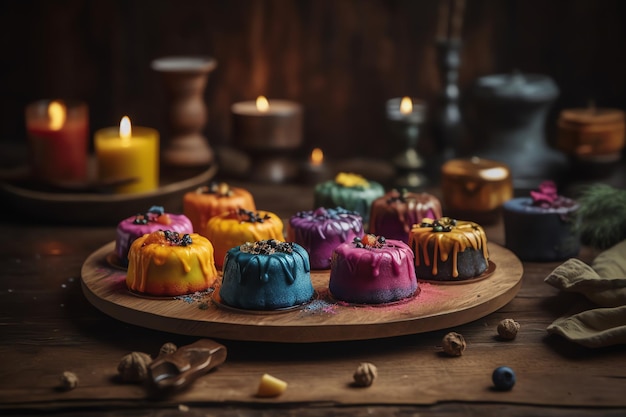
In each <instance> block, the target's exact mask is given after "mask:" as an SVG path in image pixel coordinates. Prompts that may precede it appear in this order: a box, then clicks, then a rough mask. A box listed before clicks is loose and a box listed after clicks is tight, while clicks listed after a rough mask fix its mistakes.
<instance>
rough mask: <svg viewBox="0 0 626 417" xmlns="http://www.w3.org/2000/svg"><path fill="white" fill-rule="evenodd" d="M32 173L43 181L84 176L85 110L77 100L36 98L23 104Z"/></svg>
mask: <svg viewBox="0 0 626 417" xmlns="http://www.w3.org/2000/svg"><path fill="white" fill-rule="evenodd" d="M26 131H27V133H28V144H29V149H30V158H31V165H32V170H33V176H34V177H35V178H37V179H39V180H43V181H47V182H82V181H84V180H86V179H87V144H88V142H87V138H88V135H89V111H88V108H87V105H86V104H85V103H81V102H71V101H68V102H64V101H60V100H55V101H48V100H40V101H36V102H34V103H31V104H29V105H28V106H27V107H26Z"/></svg>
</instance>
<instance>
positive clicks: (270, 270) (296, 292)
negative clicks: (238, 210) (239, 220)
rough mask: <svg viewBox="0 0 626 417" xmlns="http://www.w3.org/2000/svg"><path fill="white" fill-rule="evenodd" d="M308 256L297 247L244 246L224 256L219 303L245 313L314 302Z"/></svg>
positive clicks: (273, 244)
mask: <svg viewBox="0 0 626 417" xmlns="http://www.w3.org/2000/svg"><path fill="white" fill-rule="evenodd" d="M313 294H314V290H313V284H312V283H311V266H310V263H309V254H308V253H307V251H306V250H305V249H304V248H303V247H302V246H300V245H298V244H297V243H293V242H282V241H279V240H275V239H268V240H261V241H257V242H246V243H244V244H242V245H240V246H237V247H234V248H231V249H230V250H229V251H228V253H227V254H226V261H225V263H224V270H223V276H222V285H221V286H220V289H219V296H220V298H221V301H222V302H223V303H224V304H226V305H229V306H231V307H236V308H241V309H246V310H276V309H282V308H288V307H293V306H297V305H300V304H304V303H306V302H308V301H309V300H311V298H313Z"/></svg>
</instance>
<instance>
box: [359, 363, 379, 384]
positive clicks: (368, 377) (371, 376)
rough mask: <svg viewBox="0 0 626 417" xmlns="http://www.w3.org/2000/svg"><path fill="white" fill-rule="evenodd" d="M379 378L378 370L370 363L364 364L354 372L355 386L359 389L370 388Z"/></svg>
mask: <svg viewBox="0 0 626 417" xmlns="http://www.w3.org/2000/svg"><path fill="white" fill-rule="evenodd" d="M377 376H378V369H376V366H375V365H374V364H372V363H369V362H362V363H361V364H359V366H358V367H357V368H356V371H354V375H353V377H354V385H356V386H357V387H369V386H370V385H372V383H373V382H374V380H375V379H376V377H377Z"/></svg>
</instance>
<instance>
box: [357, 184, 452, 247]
mask: <svg viewBox="0 0 626 417" xmlns="http://www.w3.org/2000/svg"><path fill="white" fill-rule="evenodd" d="M441 216H442V212H441V203H440V202H439V199H437V197H435V196H433V195H431V194H428V193H412V192H408V191H406V190H403V191H398V190H395V189H394V190H391V191H389V192H388V193H386V194H385V195H384V196H382V197H379V198H377V199H376V200H374V202H373V203H372V207H371V212H370V225H369V226H370V227H369V232H370V233H372V234H375V235H382V236H385V237H386V238H387V239H395V240H401V241H403V242H404V243H408V242H409V232H410V231H411V228H413V226H414V225H416V224H419V223H420V222H421V221H422V219H423V218H426V217H427V218H431V219H438V218H440V217H441Z"/></svg>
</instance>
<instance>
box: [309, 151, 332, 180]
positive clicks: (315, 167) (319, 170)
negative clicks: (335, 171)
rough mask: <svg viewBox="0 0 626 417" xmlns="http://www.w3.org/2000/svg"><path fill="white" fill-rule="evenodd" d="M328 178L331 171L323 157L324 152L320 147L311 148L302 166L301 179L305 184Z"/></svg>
mask: <svg viewBox="0 0 626 417" xmlns="http://www.w3.org/2000/svg"><path fill="white" fill-rule="evenodd" d="M330 178H331V173H330V170H329V169H328V166H327V164H326V160H325V159H324V152H323V151H322V150H321V149H320V148H315V149H313V150H312V151H311V155H310V156H309V160H308V161H307V163H306V164H305V165H304V168H303V172H302V179H303V181H304V182H305V183H307V184H317V183H318V182H321V181H325V180H328V179H330Z"/></svg>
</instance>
